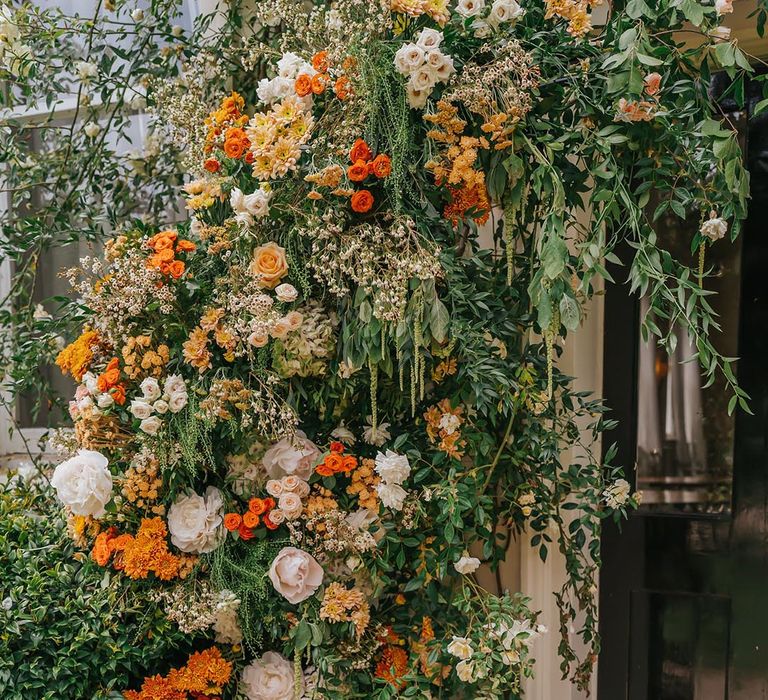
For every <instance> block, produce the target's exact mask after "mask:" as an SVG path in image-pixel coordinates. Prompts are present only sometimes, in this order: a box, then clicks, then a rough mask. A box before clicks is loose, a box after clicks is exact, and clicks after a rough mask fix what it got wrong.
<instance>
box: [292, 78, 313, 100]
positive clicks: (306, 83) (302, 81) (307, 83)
mask: <svg viewBox="0 0 768 700" xmlns="http://www.w3.org/2000/svg"><path fill="white" fill-rule="evenodd" d="M294 89H295V90H296V94H297V95H298V96H299V97H306V96H307V95H309V94H310V93H311V92H312V78H310V77H309V75H307V74H306V73H299V75H298V76H297V77H296V82H295V83H294Z"/></svg>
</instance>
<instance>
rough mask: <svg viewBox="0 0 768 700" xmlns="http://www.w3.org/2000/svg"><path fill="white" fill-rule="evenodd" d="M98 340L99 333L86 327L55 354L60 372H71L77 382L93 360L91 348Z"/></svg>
mask: <svg viewBox="0 0 768 700" xmlns="http://www.w3.org/2000/svg"><path fill="white" fill-rule="evenodd" d="M98 342H99V334H98V333H97V332H96V331H91V330H87V329H86V330H84V331H83V332H82V334H81V335H80V337H79V338H78V339H77V340H76V341H75V342H74V343H70V344H69V345H67V347H65V348H64V349H63V350H62V351H61V352H60V353H59V354H58V355H57V356H56V364H57V365H58V367H59V369H60V370H61V372H62V374H71V375H72V377H73V378H74V379H75V381H78V382H79V381H80V380H81V379H82V378H83V375H84V374H85V373H86V372H87V371H88V367H89V366H90V364H91V362H92V361H93V348H94V346H96V345H97V344H98Z"/></svg>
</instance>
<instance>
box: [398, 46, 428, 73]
mask: <svg viewBox="0 0 768 700" xmlns="http://www.w3.org/2000/svg"><path fill="white" fill-rule="evenodd" d="M423 64H424V49H422V48H421V47H420V46H416V44H405V46H401V47H400V48H399V49H398V50H397V53H396V54H395V68H396V69H397V72H398V73H400V74H401V75H410V74H411V73H413V72H414V71H415V70H417V69H419V68H421V66H422V65H423Z"/></svg>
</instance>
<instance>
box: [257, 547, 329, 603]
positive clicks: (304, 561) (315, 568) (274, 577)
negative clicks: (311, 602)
mask: <svg viewBox="0 0 768 700" xmlns="http://www.w3.org/2000/svg"><path fill="white" fill-rule="evenodd" d="M323 576H324V572H323V567H321V566H320V564H318V563H317V560H316V559H315V558H314V557H313V556H312V555H311V554H307V552H304V551H302V550H301V549H297V548H296V547H283V548H282V549H281V550H280V551H279V552H278V554H277V556H276V557H275V558H274V559H273V561H272V566H270V567H269V580H270V581H272V585H273V586H274V587H275V590H276V591H277V592H278V593H279V594H280V595H282V596H283V597H284V598H285V599H286V600H287V601H288V602H289V603H293V604H294V605H295V604H297V603H301V601H303V600H306V599H307V598H309V597H310V596H311V595H312V594H313V593H314V592H315V591H316V590H317V589H318V588H320V586H322V584H323Z"/></svg>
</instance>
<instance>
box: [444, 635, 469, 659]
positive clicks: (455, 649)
mask: <svg viewBox="0 0 768 700" xmlns="http://www.w3.org/2000/svg"><path fill="white" fill-rule="evenodd" d="M446 651H447V652H448V653H449V654H450V655H451V656H455V657H456V658H457V659H462V660H464V659H469V658H470V657H471V656H472V651H473V650H472V642H471V641H470V640H469V639H467V638H466V637H455V636H454V638H453V639H452V640H451V643H450V644H449V645H448V647H447V648H446Z"/></svg>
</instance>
